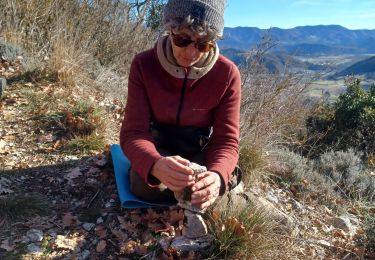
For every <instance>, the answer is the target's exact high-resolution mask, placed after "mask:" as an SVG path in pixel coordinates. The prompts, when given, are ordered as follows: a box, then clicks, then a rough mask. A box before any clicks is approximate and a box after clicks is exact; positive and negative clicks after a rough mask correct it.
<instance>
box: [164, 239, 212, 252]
mask: <svg viewBox="0 0 375 260" xmlns="http://www.w3.org/2000/svg"><path fill="white" fill-rule="evenodd" d="M212 241H213V237H212V236H204V237H201V238H194V239H191V238H188V237H184V236H181V237H176V238H175V239H174V240H173V242H172V244H171V246H172V247H173V248H175V249H177V250H179V251H183V252H189V251H203V250H205V249H207V248H209V247H210V245H211V243H212Z"/></svg>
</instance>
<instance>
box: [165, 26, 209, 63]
mask: <svg viewBox="0 0 375 260" xmlns="http://www.w3.org/2000/svg"><path fill="white" fill-rule="evenodd" d="M176 34H177V35H178V36H179V37H183V38H186V39H190V40H192V41H193V42H192V43H191V44H189V45H188V46H186V47H178V46H176V44H175V43H174V41H173V39H172V38H173V37H172V36H171V37H170V38H171V42H172V51H173V56H174V58H175V59H176V61H177V64H178V65H180V66H181V67H185V68H187V67H191V66H193V65H194V64H195V63H197V62H198V61H199V60H200V58H201V57H202V56H203V54H204V53H203V52H200V51H199V50H198V49H197V48H196V47H195V43H196V42H199V41H201V40H202V39H201V38H199V35H197V34H196V33H194V32H192V31H191V30H189V29H182V30H181V31H179V32H178V33H176Z"/></svg>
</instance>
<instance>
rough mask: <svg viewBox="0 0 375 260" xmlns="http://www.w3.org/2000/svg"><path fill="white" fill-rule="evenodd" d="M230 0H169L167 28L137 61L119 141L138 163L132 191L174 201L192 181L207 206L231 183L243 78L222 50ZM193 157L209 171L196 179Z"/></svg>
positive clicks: (196, 200)
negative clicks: (221, 52)
mask: <svg viewBox="0 0 375 260" xmlns="http://www.w3.org/2000/svg"><path fill="white" fill-rule="evenodd" d="M224 7H225V0H170V1H168V3H167V5H166V6H165V10H164V22H165V28H166V33H165V34H164V35H163V36H161V37H160V38H159V39H158V41H157V43H156V44H155V47H154V48H153V49H150V50H147V51H145V52H142V53H140V54H138V55H137V56H136V57H135V58H134V60H133V62H132V65H131V69H130V74H129V81H128V99H127V105H126V109H125V118H124V121H123V124H122V128H121V133H120V143H121V147H122V149H123V151H124V153H125V155H126V156H127V157H128V158H129V160H130V161H131V163H132V170H131V173H130V175H131V189H132V191H133V193H134V194H135V195H137V196H139V197H142V198H143V199H146V200H150V201H159V202H160V201H170V200H173V199H174V196H173V192H181V191H182V190H183V189H184V188H186V187H191V191H192V194H191V202H192V204H193V205H195V206H196V207H199V208H202V209H204V208H207V207H208V206H210V205H212V204H213V203H214V202H215V200H216V199H217V198H218V197H219V196H220V195H223V194H224V193H225V191H226V190H228V188H230V181H231V179H232V173H233V171H234V169H235V166H236V164H237V160H238V142H239V140H238V139H239V111H240V90H241V80H240V73H239V71H238V69H237V67H236V66H235V65H234V64H233V63H232V62H231V61H229V60H228V59H226V58H224V57H223V56H221V55H220V54H219V49H218V46H217V44H216V41H217V40H218V39H220V37H222V33H223V28H224V18H223V17H224ZM190 161H193V162H197V163H199V164H202V165H205V166H206V167H207V171H206V172H204V173H203V174H200V175H199V178H198V180H194V177H193V171H192V169H191V168H190V167H188V165H189V163H190Z"/></svg>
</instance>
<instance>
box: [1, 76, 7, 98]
mask: <svg viewBox="0 0 375 260" xmlns="http://www.w3.org/2000/svg"><path fill="white" fill-rule="evenodd" d="M6 85H7V81H6V79H4V78H0V97H1V96H2V95H3V93H4V90H5V87H6Z"/></svg>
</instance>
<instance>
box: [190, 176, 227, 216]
mask: <svg viewBox="0 0 375 260" xmlns="http://www.w3.org/2000/svg"><path fill="white" fill-rule="evenodd" d="M198 178H199V179H198V181H197V182H196V183H195V184H194V185H193V186H192V188H191V189H192V192H193V193H192V195H191V203H192V204H193V205H195V206H196V207H198V208H201V209H204V208H207V207H208V206H210V205H212V204H213V203H214V202H215V200H216V199H217V198H218V197H219V192H220V187H221V178H220V176H219V174H218V173H216V172H210V171H208V172H204V173H201V174H199V175H198Z"/></svg>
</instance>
